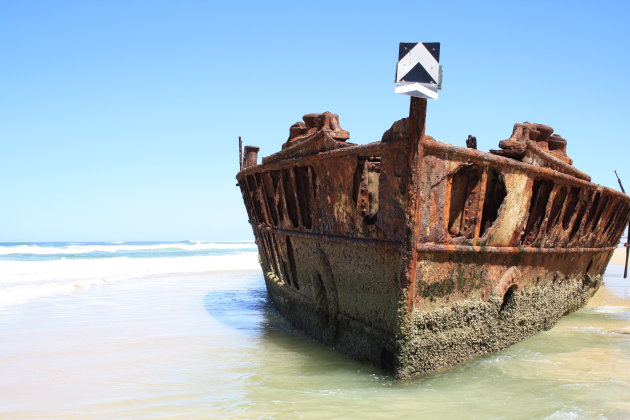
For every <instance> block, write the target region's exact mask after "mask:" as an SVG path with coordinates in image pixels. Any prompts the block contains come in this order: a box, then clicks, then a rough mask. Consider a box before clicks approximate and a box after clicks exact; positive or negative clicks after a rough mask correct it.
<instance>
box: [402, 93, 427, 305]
mask: <svg viewBox="0 0 630 420" xmlns="http://www.w3.org/2000/svg"><path fill="white" fill-rule="evenodd" d="M426 116H427V99H426V98H417V97H414V96H412V97H411V101H410V103H409V118H408V119H407V133H408V135H409V139H408V142H409V145H408V146H409V149H408V152H407V159H408V165H409V169H410V171H409V180H408V183H407V206H406V211H405V225H406V230H407V231H406V234H405V242H404V244H403V255H402V261H403V270H402V275H403V283H402V286H403V287H406V288H407V311H408V312H411V310H412V309H413V301H414V297H415V294H416V287H415V286H416V285H415V280H416V263H417V259H418V255H417V254H418V236H419V235H418V233H419V228H420V222H419V219H420V215H419V203H420V197H419V194H420V164H421V159H422V155H423V147H422V144H423V143H422V138H423V137H424V133H425V121H426Z"/></svg>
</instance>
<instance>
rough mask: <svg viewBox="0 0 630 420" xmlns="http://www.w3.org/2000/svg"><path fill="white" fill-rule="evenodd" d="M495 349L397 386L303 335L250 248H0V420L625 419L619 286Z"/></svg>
mask: <svg viewBox="0 0 630 420" xmlns="http://www.w3.org/2000/svg"><path fill="white" fill-rule="evenodd" d="M622 273H623V267H622V266H621V265H618V264H611V265H609V267H608V270H607V272H606V276H605V283H604V286H603V287H602V288H601V289H600V291H599V292H598V293H597V294H596V296H595V297H594V298H593V299H592V300H591V302H590V303H589V305H588V306H587V307H585V308H584V309H582V310H580V311H578V312H575V313H573V314H570V315H568V316H566V317H564V318H562V319H561V320H560V322H559V323H558V324H557V325H556V326H555V327H554V328H553V329H551V330H550V331H546V332H542V333H540V334H537V335H536V336H534V337H531V338H529V339H527V340H524V341H523V342H520V343H518V344H516V345H514V346H511V347H510V348H508V349H506V350H504V351H502V352H500V353H497V354H493V355H488V356H485V357H482V358H479V359H476V360H473V361H471V362H469V363H466V364H463V365H461V366H458V367H455V368H453V369H450V370H448V371H445V372H442V373H438V374H434V375H430V376H426V377H421V378H416V379H413V380H408V381H395V380H394V379H392V378H391V377H388V376H387V375H384V374H382V373H381V372H380V371H378V370H377V369H374V368H372V367H371V366H369V365H365V364H362V363H359V362H356V361H353V360H350V359H348V358H347V357H345V356H344V355H342V354H339V353H338V352H335V351H332V350H330V349H329V348H327V347H325V346H323V345H320V344H318V343H316V342H314V341H313V340H311V339H310V338H308V337H306V336H304V335H303V334H301V333H300V332H299V331H296V330H294V329H293V328H291V326H290V325H289V324H288V323H287V322H286V321H285V320H284V319H283V318H282V317H281V316H279V315H278V313H277V312H276V311H275V309H274V308H273V306H272V305H270V304H269V302H268V301H267V297H266V292H265V287H264V280H263V277H262V273H261V270H260V267H259V265H258V257H257V251H256V247H255V244H254V243H253V242H251V241H237V242H208V241H181V242H94V243H92V242H90V243H87V242H73V243H0V372H2V374H1V375H0V418H1V419H26V418H28V419H32V418H78V419H91V418H113V419H114V418H115V419H120V418H165V419H171V418H172V419H191V418H199V419H213V418H236V419H273V418H287V419H294V418H295V419H298V418H304V419H329V418H330V419H333V418H334V419H341V418H370V419H372V418H374V419H389V418H398V417H406V418H428V419H431V418H440V419H442V418H462V419H465V418H471V419H474V418H480V419H481V418H483V419H486V418H493V419H526V418H527V419H529V418H540V419H581V418H584V419H593V418H598V419H624V418H630V287H629V284H630V283H629V282H628V281H626V280H623V279H622Z"/></svg>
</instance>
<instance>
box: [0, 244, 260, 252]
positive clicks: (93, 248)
mask: <svg viewBox="0 0 630 420" xmlns="http://www.w3.org/2000/svg"><path fill="white" fill-rule="evenodd" d="M255 248H256V244H255V243H253V242H231V243H216V242H203V243H202V242H199V243H175V244H165V243H160V244H148V245H124V243H121V244H118V243H112V244H111V245H94V244H89V245H87V244H86V245H63V246H57V247H48V246H39V245H12V246H0V255H17V254H25V255H75V254H87V253H90V252H126V251H152V250H164V249H174V250H182V251H203V250H213V249H216V250H219V249H225V250H235V249H236V250H239V249H240V250H246V249H255Z"/></svg>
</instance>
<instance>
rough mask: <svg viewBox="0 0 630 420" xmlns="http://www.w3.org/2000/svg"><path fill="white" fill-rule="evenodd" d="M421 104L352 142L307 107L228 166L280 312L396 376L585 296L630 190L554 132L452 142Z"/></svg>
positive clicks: (537, 320) (540, 322)
mask: <svg viewBox="0 0 630 420" xmlns="http://www.w3.org/2000/svg"><path fill="white" fill-rule="evenodd" d="M425 107H426V102H424V101H422V100H416V98H414V99H412V106H411V111H410V117H409V118H406V119H403V120H401V121H399V122H397V123H395V124H394V125H393V126H392V128H391V129H390V130H388V131H387V132H386V133H385V135H384V137H383V140H382V141H381V142H376V143H370V144H367V145H361V146H357V145H350V144H348V143H346V142H345V140H346V139H347V138H348V135H347V132H345V131H343V130H341V128H340V127H339V125H338V122H337V121H336V119H335V118H334V117H336V116H334V114H329V116H325V115H324V114H322V115H324V116H323V117H321V118H320V117H317V118H320V120H317V121H315V122H312V121H311V122H310V126H309V121H307V118H305V122H306V125H305V124H302V125H301V126H298V125H297V124H296V125H295V126H294V127H292V131H291V135H292V138H290V141H289V142H287V143H288V144H289V145H288V146H287V147H285V149H284V150H283V151H282V152H280V153H278V154H276V155H272V156H270V157H268V158H266V159H264V160H263V164H260V165H256V164H255V159H254V161H253V162H254V163H252V159H251V156H249V160H248V162H250V165H251V166H247V165H246V166H247V167H244V168H243V169H242V170H241V171H240V172H239V174H238V175H237V179H238V182H239V186H240V187H241V190H242V193H243V199H244V201H245V205H246V207H247V210H248V216H249V219H250V223H251V225H252V228H253V231H254V236H255V238H256V243H257V245H258V248H259V254H260V260H261V265H262V269H263V272H264V273H265V280H266V285H267V289H268V292H269V296H270V298H271V300H272V301H273V302H274V303H275V305H276V306H277V307H278V309H279V310H280V312H281V313H282V314H283V315H284V316H285V317H286V318H287V319H289V320H290V321H291V322H292V323H293V324H294V325H295V326H297V327H298V328H300V329H302V330H304V331H305V332H307V333H308V334H309V335H311V336H313V337H315V338H316V339H318V340H319V341H321V342H323V343H325V344H328V345H330V346H332V347H334V348H336V349H338V350H340V351H342V352H344V353H346V354H348V355H349V356H351V357H353V358H356V359H358V360H365V361H369V362H371V363H373V364H375V365H376V366H379V367H381V368H382V369H384V370H385V371H387V372H390V373H392V374H393V375H395V376H396V377H399V378H403V377H409V376H413V375H417V374H423V373H428V372H434V371H438V370H441V369H444V368H447V367H450V366H453V365H455V364H457V363H461V362H463V361H466V360H469V359H471V358H474V357H477V356H480V355H483V354H487V353H490V352H495V351H498V350H500V349H503V348H505V347H507V346H509V345H511V344H513V343H515V342H517V341H519V340H522V339H523V338H525V337H527V336H530V335H532V334H535V333H536V332H539V331H541V330H545V329H549V328H551V327H552V326H553V325H554V323H555V322H556V321H557V320H558V319H559V318H560V317H561V316H562V315H564V314H567V313H569V312H572V311H575V310H576V309H579V308H580V307H582V306H583V305H584V304H585V303H586V302H587V300H588V299H589V297H590V296H592V294H593V293H594V292H595V291H596V290H597V288H598V287H599V286H600V284H601V282H602V274H603V272H604V270H605V268H606V265H607V264H608V261H609V259H610V257H611V256H612V253H613V251H614V249H615V246H616V244H617V243H618V242H619V239H620V236H621V234H622V232H623V229H624V226H625V223H626V222H627V220H628V218H629V217H630V197H628V196H627V195H625V194H622V193H619V192H617V191H614V190H611V189H608V188H604V187H601V186H598V185H595V184H593V183H591V182H589V178H588V176H586V175H584V174H582V173H581V172H579V171H577V170H576V169H574V168H573V167H572V166H570V164H569V163H568V162H570V160H568V157H566V158H565V156H566V155H565V154H564V149H562V150H560V151H557V150H558V148H557V147H555V144H560V143H561V141H560V140H563V139H560V138H559V137H558V139H560V140H557V139H555V138H553V136H552V138H551V139H550V138H549V135H547V137H546V138H547V140H548V141H547V140H544V139H543V140H541V136H540V135H539V134H535V135H536V136H538V137H537V138H536V137H535V136H534V137H532V134H531V133H529V134H527V133H526V134H523V133H520V132H519V133H520V134H519V136H520V137H518V136H516V135H513V138H511V139H510V141H508V143H507V146H506V147H504V148H503V152H505V153H503V152H498V154H490V153H482V152H479V151H477V150H473V149H468V148H461V147H455V146H452V145H448V144H444V143H440V142H437V141H435V140H433V139H432V138H431V137H428V136H426V135H424V110H425ZM330 115H333V117H330ZM313 118H314V117H313ZM329 118H333V120H332V123H331V122H330V121H327V119H329ZM296 126H297V128H296ZM528 127H529V126H528ZM540 127H544V126H540ZM526 128H527V127H526ZM530 128H531V127H529V128H527V129H530ZM532 130H534V133H540V131H541V130H540V129H538V128H536V127H534V128H532ZM536 130H538V131H536ZM516 132H517V130H516V128H515V133H516ZM549 134H550V133H549ZM523 136H525V137H527V136H530V137H528V138H525V137H523ZM519 139H520V140H519ZM519 141H520V142H521V143H519ZM523 142H525V143H523ZM554 142H555V143H554ZM563 144H566V142H564V143H563ZM561 146H562V144H561ZM562 147H563V146H562ZM499 154H503V156H500V155H499ZM514 154H520V155H519V156H514ZM246 160H247V157H246Z"/></svg>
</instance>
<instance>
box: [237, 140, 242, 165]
mask: <svg viewBox="0 0 630 420" xmlns="http://www.w3.org/2000/svg"><path fill="white" fill-rule="evenodd" d="M238 170H239V171H242V170H243V139H242V138H241V136H238Z"/></svg>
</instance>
